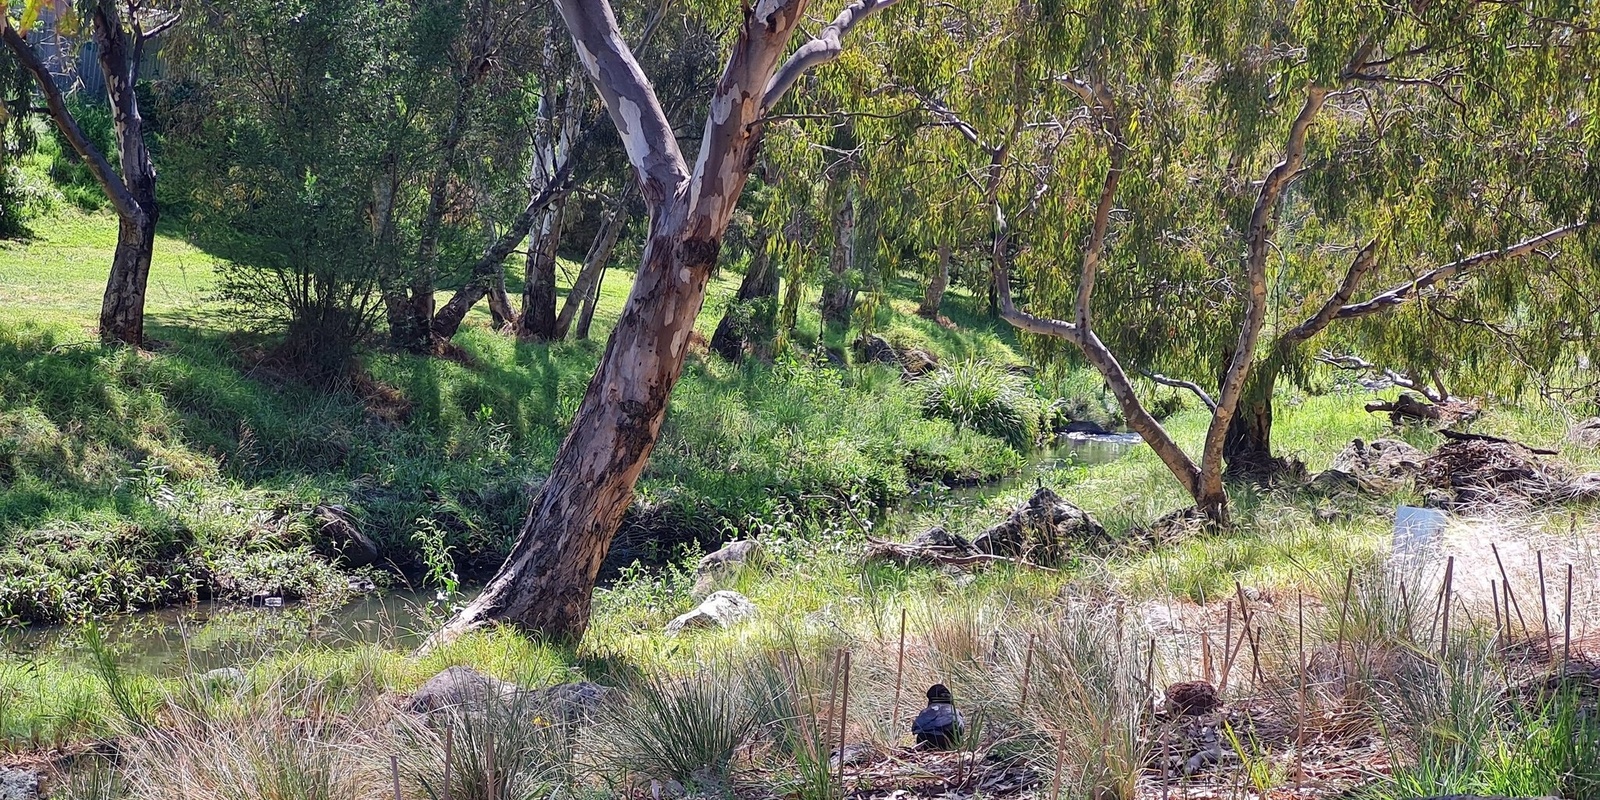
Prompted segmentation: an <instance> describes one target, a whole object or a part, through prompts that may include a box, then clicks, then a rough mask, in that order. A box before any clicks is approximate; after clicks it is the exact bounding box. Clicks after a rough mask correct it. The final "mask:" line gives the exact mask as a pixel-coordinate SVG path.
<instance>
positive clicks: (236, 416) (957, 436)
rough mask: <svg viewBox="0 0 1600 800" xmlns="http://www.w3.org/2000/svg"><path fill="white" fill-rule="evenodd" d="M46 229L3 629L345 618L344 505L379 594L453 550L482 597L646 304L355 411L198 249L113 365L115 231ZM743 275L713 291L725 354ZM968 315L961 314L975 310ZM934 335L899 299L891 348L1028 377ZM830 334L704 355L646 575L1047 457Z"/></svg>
mask: <svg viewBox="0 0 1600 800" xmlns="http://www.w3.org/2000/svg"><path fill="white" fill-rule="evenodd" d="M34 231H35V235H34V238H32V239H30V240H27V241H23V242H5V243H0V293H3V294H4V295H5V296H7V297H8V298H22V299H23V301H24V302H21V303H15V304H8V307H7V309H6V310H5V312H4V314H3V315H0V376H4V377H3V378H0V564H3V565H4V567H5V568H4V569H3V570H0V576H3V577H0V619H4V620H10V621H13V622H15V621H23V622H28V621H33V622H48V621H60V620H80V619H84V618H87V617H89V616H92V615H94V614H97V613H104V612H109V611H118V610H127V609H130V608H135V607H148V606H150V605H156V604H161V603H164V602H172V601H177V600H182V599H188V598H193V597H197V596H205V595H210V594H214V595H219V596H224V597H240V596H245V595H248V594H251V593H254V592H256V591H263V590H265V591H275V592H276V591H281V592H284V593H286V594H290V595H299V596H328V597H330V598H331V599H337V596H338V595H339V593H340V592H341V591H342V587H343V586H344V585H345V583H346V581H345V577H344V576H342V575H340V574H339V573H338V572H336V571H334V570H332V569H327V568H324V566H307V565H325V561H323V560H322V559H319V558H318V557H317V555H316V553H317V551H318V545H319V541H318V528H319V527H320V526H319V525H318V524H316V523H315V521H314V520H313V518H312V511H313V510H314V508H315V507H316V506H318V505H320V504H328V505H333V504H337V505H341V506H343V507H345V508H346V509H348V510H349V511H350V512H351V513H352V514H353V516H354V517H355V519H356V520H357V522H358V524H359V526H360V527H361V529H362V530H363V531H364V532H365V533H367V534H368V535H369V536H371V537H372V538H374V539H375V540H377V544H378V545H379V546H380V547H381V548H382V551H383V563H381V564H380V565H379V566H378V567H375V568H373V569H371V570H369V571H368V572H369V574H368V575H367V577H370V578H374V579H377V580H379V581H380V582H382V581H383V580H385V579H393V578H396V577H399V578H401V579H416V578H419V577H421V576H422V575H424V574H425V573H426V572H427V571H428V570H429V569H430V568H433V567H439V565H440V564H442V563H444V556H445V554H446V553H448V554H449V556H450V560H451V561H452V562H453V566H454V568H455V569H456V570H458V571H459V572H461V573H463V574H464V575H465V576H466V577H468V578H470V577H472V576H482V575H484V574H485V573H486V572H488V571H489V570H492V569H493V568H494V567H495V566H497V565H498V562H499V560H500V558H501V557H502V555H503V553H504V552H505V550H506V549H507V547H508V546H509V542H510V540H511V538H512V537H513V536H514V534H515V531H516V527H517V523H518V522H519V521H520V518H521V516H522V513H523V509H524V507H525V501H526V497H527V495H528V493H529V491H530V490H531V489H532V488H534V487H536V486H537V485H538V482H539V481H540V480H541V479H542V477H543V475H544V474H545V472H546V471H547V470H548V468H549V464H550V463H551V460H552V459H553V457H554V453H555V450H556V447H557V446H558V445H559V443H560V440H561V438H562V436H563V435H564V432H565V428H566V425H567V424H568V422H569V420H570V418H571V415H572V413H573V412H574V410H575V408H576V405H577V403H578V400H579V398H580V397H581V396H582V393H583V390H584V388H585V386H586V384H587V382H588V379H589V376H590V375H591V374H592V372H593V369H594V366H595V364H596V363H597V361H598V358H599V354H600V350H601V346H602V343H603V342H604V338H605V336H606V335H607V334H608V332H609V326H610V325H611V324H613V323H614V320H615V316H616V313H617V311H618V310H619V309H620V308H621V305H622V303H623V301H624V299H625V296H626V292H627V289H628V284H629V282H630V280H631V273H629V272H628V271H626V270H621V269H619V270H613V272H612V274H611V277H610V279H608V280H607V282H606V284H605V288H604V292H603V294H602V302H601V304H600V307H599V312H598V313H597V317H596V326H595V327H596V330H595V338H594V339H592V340H590V341H582V342H566V343H559V344H554V345H549V346H544V345H530V344H523V343H518V342H516V341H514V340H512V339H511V338H508V337H506V336H503V335H501V334H498V333H495V332H492V331H490V330H489V329H488V322H487V314H486V312H484V311H483V310H482V309H479V310H477V311H475V312H474V314H473V316H472V317H471V318H469V321H468V326H467V328H466V329H465V330H464V331H463V332H462V333H461V334H460V335H459V336H458V337H457V339H456V343H457V344H458V345H459V346H460V347H459V350H458V351H457V352H456V354H455V356H454V357H452V358H450V359H435V358H418V357H412V356H407V355H403V354H396V353H392V352H387V351H385V350H383V349H382V348H379V347H374V348H373V349H371V350H370V351H369V352H368V353H367V354H366V355H365V356H364V359H363V366H362V376H361V377H360V379H358V380H357V381H355V383H354V384H353V385H352V386H350V387H348V388H346V389H344V390H339V391H332V392H329V391H324V390H321V389H315V388H312V387H309V386H306V385H304V384H302V383H301V382H299V381H298V380H296V378H295V376H293V375H289V374H283V373H282V372H281V371H280V370H279V369H278V368H277V366H276V365H275V364H274V363H273V362H272V361H271V359H269V358H266V357H265V353H267V352H268V350H269V348H268V345H269V342H267V341H265V340H263V339H262V338H261V337H259V336H255V335H251V334H242V333H232V332H228V331H229V329H230V328H231V327H232V326H231V325H230V324H229V319H228V318H227V317H226V316H224V310H223V309H222V308H220V307H219V306H217V305H216V304H215V303H214V302H213V300H212V297H211V294H210V291H211V288H210V287H211V281H212V274H211V270H212V268H213V266H214V265H215V263H216V262H215V261H214V259H212V257H210V256H209V255H207V254H206V253H204V252H203V251H201V250H199V249H197V248H196V247H194V246H193V245H191V244H189V243H186V242H185V241H184V240H183V239H181V238H180V237H179V236H178V235H177V234H178V233H180V232H178V231H171V232H167V233H165V234H163V235H162V236H161V237H160V239H159V240H158V242H157V246H156V253H157V256H156V260H155V263H154V265H153V268H152V275H151V289H150V317H149V328H150V334H151V336H152V338H153V339H154V340H155V341H156V342H158V343H159V344H158V345H156V346H155V347H153V348H152V350H151V351H149V352H130V351H124V350H107V349H103V348H101V347H100V346H99V345H98V344H96V343H95V342H94V341H93V339H92V337H91V335H90V330H91V327H92V325H93V323H94V319H95V314H96V313H97V311H98V304H97V301H96V300H95V298H97V297H98V295H99V291H100V288H99V285H98V281H100V280H102V279H103V271H104V269H105V264H106V263H108V261H109V253H110V248H111V245H112V243H113V241H114V236H115V224H114V222H113V220H112V219H111V218H110V217H108V216H106V215H104V214H89V213H82V212H77V211H69V210H61V211H58V212H57V213H56V215H55V216H53V217H50V218H48V219H41V220H37V221H36V222H35V224H34ZM737 279H738V276H737V274H734V273H732V272H730V271H724V273H723V274H722V275H721V276H720V277H719V278H718V279H717V280H716V281H714V283H713V287H712V293H711V298H712V299H711V300H710V301H709V302H708V303H707V305H706V308H705V309H704V310H703V312H702V313H701V315H700V318H699V322H698V324H697V327H698V328H699V330H700V331H701V333H702V335H704V336H707V337H709V335H710V333H711V329H712V328H713V327H714V326H715V324H716V321H717V320H718V319H719V317H720V314H721V310H722V308H723V305H724V303H725V300H726V298H727V297H728V296H730V294H731V292H732V289H733V287H734V286H735V285H736V282H737ZM904 288H905V289H906V293H907V294H908V295H909V294H910V293H911V288H910V287H904ZM513 289H515V286H513ZM443 299H444V298H441V301H442V300H443ZM965 303H971V298H967V297H953V298H952V308H953V311H954V312H955V313H957V314H958V315H960V314H961V306H962V304H965ZM910 311H911V301H910V300H901V299H897V300H895V301H894V302H892V303H890V304H888V305H887V306H886V307H885V308H884V309H883V310H882V311H881V312H880V315H879V316H880V319H881V320H882V327H883V328H884V329H885V330H887V331H888V332H889V333H890V335H892V336H894V337H895V338H896V339H899V340H902V341H911V342H915V343H917V344H918V345H919V346H922V347H925V348H927V349H928V350H930V351H931V352H933V353H935V354H936V355H939V356H941V357H942V358H944V359H946V360H947V361H960V360H964V359H976V360H986V361H992V362H995V363H1012V362H1015V361H1016V356H1015V354H1014V353H1013V352H1012V351H1011V348H1010V346H1009V345H1008V344H1007V340H1006V339H1005V338H1003V337H1002V336H1001V335H1000V333H999V332H998V331H997V330H996V329H995V328H993V327H992V326H990V325H988V324H986V323H984V322H983V321H981V320H978V319H976V318H972V317H965V318H963V322H965V323H968V324H969V325H972V327H967V328H962V329H956V330H952V329H948V328H944V327H941V326H939V325H937V324H935V323H933V322H930V321H927V320H922V319H920V318H917V317H915V316H914V315H912V314H911V313H910ZM817 331H818V321H817V319H816V318H815V316H814V314H808V315H804V316H803V319H802V321H801V328H800V330H799V332H798V335H797V337H796V338H797V341H798V345H799V346H798V348H797V350H796V355H793V356H786V357H784V358H782V359H780V360H779V362H778V363H776V364H771V365H767V364H759V363H758V364H748V365H743V366H740V365H733V364H729V363H727V362H724V361H721V360H720V359H718V358H715V357H713V356H710V355H708V354H706V353H704V351H703V350H702V351H701V352H700V353H698V354H697V355H695V356H692V357H691V360H690V363H689V365H688V366H687V368H686V370H685V375H684V378H683V381H682V384H681V385H680V387H679V389H678V391H677V393H676V395H675V397H674V400H673V405H672V408H671V411H670V413H669V416H668V420H667V424H666V428H665V431H664V434H663V437H662V440H661V442H660V445H659V446H658V448H657V450H656V453H655V456H654V457H653V458H652V460H651V462H650V465H649V468H648V470H647V472H646V475H645V476H644V479H643V480H642V482H641V484H640V490H639V501H638V503H637V505H636V507H635V509H634V512H633V513H632V514H631V516H630V519H629V524H628V530H629V531H631V535H630V536H627V537H625V545H626V546H624V547H619V548H618V551H619V552H618V553H617V556H616V559H615V561H616V562H617V564H618V565H619V566H620V565H625V564H627V563H628V562H629V561H631V560H632V559H633V558H635V557H642V558H645V559H647V560H660V559H662V558H664V557H666V556H668V555H670V554H671V553H672V552H673V550H674V549H675V548H678V547H681V546H700V545H709V544H712V543H714V542H715V541H717V540H719V539H721V538H724V537H725V536H727V535H730V534H732V533H736V532H738V531H741V530H748V529H749V528H750V527H751V526H752V525H754V524H756V522H755V521H758V520H761V519H764V518H767V517H769V516H772V515H773V514H775V513H777V512H779V511H784V512H786V513H787V512H795V513H800V514H803V515H827V514H830V513H833V514H837V513H839V512H840V509H839V507H838V503H837V498H840V497H858V498H864V499H866V500H868V501H870V502H872V503H875V504H880V505H881V504H886V503H891V502H894V501H896V500H897V499H899V498H901V497H904V496H906V495H907V494H908V493H909V492H910V491H911V490H912V489H913V488H915V487H916V486H919V485H922V484H924V483H928V482H934V483H938V482H945V481H950V482H971V481H981V480H988V479H993V478H995V477H999V476H1002V475H1006V474H1009V473H1013V472H1015V471H1016V470H1017V469H1018V467H1019V466H1020V464H1021V461H1022V457H1023V456H1022V453H1021V452H1019V449H1018V448H1019V447H1021V445H1017V444H1015V443H1013V444H1011V445H1008V444H1007V443H1006V442H1002V441H1000V440H997V439H995V438H991V437H989V436H985V435H982V434H979V433H975V432H973V431H971V430H967V429H964V428H961V427H959V426H957V425H955V424H953V423H951V422H950V421H948V420H944V419H933V418H928V417H927V415H925V414H924V413H923V408H922V406H923V394H922V392H921V390H920V389H919V388H918V387H916V386H912V385H907V384H906V383H904V382H903V381H902V380H901V378H900V376H899V374H898V370H893V369H890V368H888V367H884V366H874V365H861V366H852V367H846V368H843V369H837V368H833V367H830V366H824V365H823V363H825V361H826V359H825V358H823V357H822V356H821V355H820V351H819V355H818V356H817V357H816V358H813V357H811V356H808V355H806V353H808V352H811V349H812V346H813V345H815V344H817V342H818V333H817ZM819 362H823V363H819ZM627 543H634V544H627ZM323 549H324V550H326V547H324V548H323ZM324 555H325V553H324Z"/></svg>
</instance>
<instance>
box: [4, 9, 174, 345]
mask: <svg viewBox="0 0 1600 800" xmlns="http://www.w3.org/2000/svg"><path fill="white" fill-rule="evenodd" d="M45 14H49V16H50V17H51V19H52V22H53V24H54V25H55V27H56V30H57V31H58V32H60V33H62V34H64V35H67V34H75V33H77V32H78V30H79V29H80V28H81V27H83V26H87V28H88V37H89V38H90V39H91V40H92V41H93V42H94V45H95V58H96V61H97V62H98V64H99V67H100V70H101V72H103V73H104V75H105V84H106V96H107V98H106V99H107V101H108V102H109V103H110V107H111V120H112V124H113V126H114V132H115V136H116V147H117V153H116V155H117V163H118V166H117V167H113V166H112V165H111V161H110V160H109V159H108V158H107V157H106V154H105V153H102V152H100V149H99V148H98V147H96V146H95V144H94V143H93V142H92V141H91V140H90V139H89V137H88V136H87V135H85V134H84V132H83V129H82V128H80V127H79V125H78V121H77V120H76V119H74V118H73V116H72V111H71V109H70V108H69V106H68V105H67V98H66V95H65V94H64V93H62V91H61V89H60V88H59V87H58V86H56V83H55V79H54V76H52V75H51V74H50V68H49V66H48V65H47V64H46V63H45V61H44V59H43V58H42V57H41V56H40V54H39V53H38V52H37V51H36V50H35V49H34V47H33V45H32V44H31V43H29V41H28V39H27V34H28V31H29V29H30V28H31V27H32V26H33V25H34V24H35V23H36V22H37V21H38V20H39V19H40V18H41V15H45ZM81 17H82V18H81V19H80V15H79V13H78V11H77V10H76V9H75V8H74V7H73V6H72V5H71V4H68V3H52V2H47V1H46V0H27V2H26V3H23V4H22V14H21V18H20V19H18V20H17V21H16V22H13V21H12V19H11V14H10V11H9V9H7V12H6V13H4V14H0V40H3V41H4V42H5V46H6V48H7V49H8V50H10V51H11V54H12V57H13V58H14V59H15V60H16V61H17V63H18V64H19V65H20V66H21V67H22V69H24V70H25V71H27V73H28V74H29V75H31V76H32V77H33V80H34V84H35V85H36V87H37V89H38V91H39V93H40V94H41V95H43V97H44V100H45V108H46V110H47V111H48V114H49V117H50V121H51V122H52V123H53V124H54V125H55V126H56V129H57V130H59V131H60V132H61V136H62V138H64V139H65V140H66V141H67V143H68V144H69V145H71V147H72V150H73V152H75V153H77V154H78V157H79V158H81V159H83V162H84V164H86V165H87V166H88V168H89V172H90V174H91V175H93V176H94V179H95V182H96V183H98V184H99V185H100V190H101V191H102V192H104V193H105V196H106V200H108V201H109V202H110V203H111V207H112V208H113V209H115V210H116V212H117V244H116V249H115V250H113V251H112V256H111V274H110V276H109V277H108V278H107V280H106V291H105V295H104V296H103V298H102V300H101V303H100V339H101V341H103V342H106V343H108V344H129V345H134V346H135V347H137V346H139V345H141V344H143V343H144V302H145V288H146V286H147V284H148V283H149V280H150V258H151V255H152V253H153V252H154V250H155V239H156V221H157V220H158V218H159V217H160V208H159V207H158V206H157V204H156V169H155V165H154V163H152V162H151V160H150V149H149V147H148V145H147V143H146V142H145V130H144V116H143V114H142V113H141V112H140V110H139V96H138V92H137V86H138V84H139V67H140V62H141V61H142V60H143V57H144V51H145V47H146V45H147V44H148V42H149V41H150V40H151V39H152V38H153V37H155V36H158V35H159V34H160V33H161V32H162V31H164V30H166V29H167V28H169V27H170V26H171V25H172V24H173V23H174V22H176V21H177V15H176V13H174V12H173V11H172V10H171V9H170V8H168V7H167V6H165V5H163V4H161V3H156V2H148V1H147V0H93V2H90V3H87V4H86V7H85V8H84V9H83V12H82V15H81Z"/></svg>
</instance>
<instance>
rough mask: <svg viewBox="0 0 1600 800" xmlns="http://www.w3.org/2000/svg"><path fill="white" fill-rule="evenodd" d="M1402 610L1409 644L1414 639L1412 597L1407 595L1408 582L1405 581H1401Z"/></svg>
mask: <svg viewBox="0 0 1600 800" xmlns="http://www.w3.org/2000/svg"><path fill="white" fill-rule="evenodd" d="M1400 608H1401V609H1403V610H1404V612H1405V613H1404V618H1405V623H1406V641H1408V642H1409V641H1411V640H1412V639H1413V638H1414V637H1413V635H1412V633H1411V596H1410V595H1408V594H1406V582H1405V581H1404V580H1401V581H1400Z"/></svg>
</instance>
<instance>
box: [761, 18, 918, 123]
mask: <svg viewBox="0 0 1600 800" xmlns="http://www.w3.org/2000/svg"><path fill="white" fill-rule="evenodd" d="M774 2H777V3H779V4H782V3H784V2H786V0H762V1H761V2H759V3H757V5H756V12H755V13H756V16H757V17H762V18H764V17H767V16H769V15H770V13H771V12H767V13H763V12H762V8H764V7H766V6H769V5H772V4H773V3H774ZM896 2H899V0H855V2H853V3H850V4H849V5H847V6H845V7H844V9H843V10H841V11H840V12H839V15H838V16H836V17H834V18H833V22H831V23H829V24H828V26H827V27H826V28H823V29H822V32H821V33H818V34H817V35H816V37H814V38H813V39H812V40H811V41H809V42H806V43H805V44H802V45H800V47H799V49H797V50H795V51H794V53H793V54H792V55H790V56H789V59H788V60H787V61H785V62H784V63H783V66H782V67H779V68H778V70H777V72H775V73H773V75H772V78H771V80H769V81H768V82H767V86H766V91H764V92H763V93H762V96H761V109H760V113H761V114H765V113H766V112H768V111H771V110H772V108H773V107H774V106H776V105H777V104H778V101H779V100H782V99H783V95H784V93H786V92H788V91H789V89H790V87H792V86H794V84H795V82H796V81H798V80H800V76H801V75H804V74H805V73H806V71H807V70H810V69H813V68H815V67H818V66H821V65H822V64H826V63H828V62H829V61H832V60H834V59H836V58H838V57H839V53H840V52H842V51H843V49H844V36H845V34H847V33H849V32H850V29H851V28H854V27H855V26H857V25H859V24H861V22H862V21H863V20H866V19H867V18H869V17H871V16H873V15H874V14H877V13H878V12H880V11H882V10H884V9H885V8H888V7H889V6H892V5H894V4H895V3H896Z"/></svg>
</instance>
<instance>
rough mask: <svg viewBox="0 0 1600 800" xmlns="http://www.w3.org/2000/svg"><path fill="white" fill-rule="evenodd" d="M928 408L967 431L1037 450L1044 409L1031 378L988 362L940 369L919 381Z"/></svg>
mask: <svg viewBox="0 0 1600 800" xmlns="http://www.w3.org/2000/svg"><path fill="white" fill-rule="evenodd" d="M918 386H919V388H921V390H922V392H923V401H922V407H923V410H924V411H925V412H926V413H927V414H928V415H929V416H933V417H938V418H940V419H947V420H950V421H951V422H954V423H956V424H957V425H959V426H961V427H962V428H966V429H969V430H974V431H977V432H979V433H982V434H984V435H987V436H993V437H995V438H996V439H1000V440H1002V441H1005V442H1008V443H1010V444H1011V446H1012V447H1015V448H1018V449H1026V448H1029V447H1032V446H1033V445H1034V444H1035V443H1036V441H1037V440H1038V438H1039V421H1040V414H1041V411H1042V409H1041V408H1040V403H1039V399H1038V396H1037V395H1035V394H1034V393H1033V391H1032V389H1031V387H1029V385H1028V380H1027V378H1025V377H1023V376H1021V375H1016V374H1013V373H1010V372H1007V371H1006V370H1004V369H1002V368H1000V367H996V366H995V365H993V364H990V363H987V362H983V361H973V360H968V361H963V362H957V363H955V364H952V365H948V366H943V367H940V368H939V369H938V370H937V371H935V372H934V373H933V374H931V375H929V376H927V377H925V378H923V379H922V380H921V381H920V382H919V383H918Z"/></svg>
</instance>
